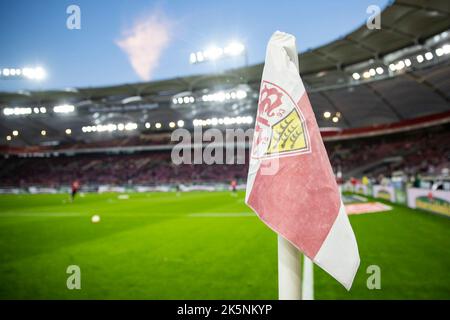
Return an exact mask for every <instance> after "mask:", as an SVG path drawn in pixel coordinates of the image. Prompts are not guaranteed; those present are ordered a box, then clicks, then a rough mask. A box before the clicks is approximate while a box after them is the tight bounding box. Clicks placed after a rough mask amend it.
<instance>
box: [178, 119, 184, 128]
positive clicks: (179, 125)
mask: <svg viewBox="0 0 450 320" xmlns="http://www.w3.org/2000/svg"><path fill="white" fill-rule="evenodd" d="M177 125H178V127H180V128H182V127H184V121H183V120H178V121H177Z"/></svg>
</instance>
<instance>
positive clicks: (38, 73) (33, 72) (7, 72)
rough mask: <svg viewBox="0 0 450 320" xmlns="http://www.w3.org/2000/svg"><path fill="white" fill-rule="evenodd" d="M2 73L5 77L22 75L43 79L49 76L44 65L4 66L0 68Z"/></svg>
mask: <svg viewBox="0 0 450 320" xmlns="http://www.w3.org/2000/svg"><path fill="white" fill-rule="evenodd" d="M0 75H1V76H3V77H4V78H9V77H14V78H17V77H21V78H27V79H30V80H43V79H45V77H46V76H47V72H46V71H45V70H44V68H42V67H35V68H29V67H25V68H3V69H2V70H0Z"/></svg>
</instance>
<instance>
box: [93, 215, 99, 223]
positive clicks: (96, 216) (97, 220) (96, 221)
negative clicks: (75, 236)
mask: <svg viewBox="0 0 450 320" xmlns="http://www.w3.org/2000/svg"><path fill="white" fill-rule="evenodd" d="M91 221H92V223H99V222H100V216H99V215H98V214H94V215H93V216H92V218H91Z"/></svg>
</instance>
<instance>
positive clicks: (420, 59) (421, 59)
mask: <svg viewBox="0 0 450 320" xmlns="http://www.w3.org/2000/svg"><path fill="white" fill-rule="evenodd" d="M416 59H417V62H418V63H422V62H423V60H424V59H423V55H421V54H419V55H418V56H417V57H416Z"/></svg>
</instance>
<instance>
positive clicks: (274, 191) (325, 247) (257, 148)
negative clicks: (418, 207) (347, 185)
mask: <svg viewBox="0 0 450 320" xmlns="http://www.w3.org/2000/svg"><path fill="white" fill-rule="evenodd" d="M245 202H246V203H247V204H248V205H249V206H250V207H251V208H252V209H253V210H254V211H255V212H256V214H257V215H258V216H259V217H260V218H261V220H263V221H264V222H265V223H266V224H267V225H268V226H269V227H270V228H271V229H272V230H274V231H275V232H277V233H278V234H280V235H281V236H283V237H284V238H285V239H287V240H288V241H289V242H291V243H292V244H293V245H294V246H295V247H297V249H299V250H300V251H301V252H303V253H304V254H305V255H306V256H308V257H309V258H310V259H311V260H312V261H314V263H316V264H317V265H318V266H320V267H321V268H322V269H324V270H325V271H327V272H328V273H329V274H331V275H332V276H333V277H334V278H336V279H337V280H338V281H339V282H340V283H342V284H343V285H344V287H345V288H347V290H349V289H350V288H351V285H352V282H353V279H354V277H355V274H356V271H357V270H358V267H359V253H358V246H357V243H356V239H355V235H354V233H353V230H352V227H351V225H350V222H349V219H348V217H347V214H346V212H345V208H344V205H343V203H342V200H341V196H340V192H339V189H338V186H337V184H336V180H335V177H334V174H333V171H332V168H331V165H330V161H329V159H328V155H327V152H326V150H325V147H324V144H323V141H322V137H321V135H320V131H319V127H318V125H317V122H316V119H315V116H314V112H313V110H312V108H311V103H310V102H309V99H308V95H307V93H306V91H305V87H304V86H303V82H302V80H301V78H300V75H299V72H298V53H297V49H296V46H295V37H294V36H292V35H289V34H286V33H282V32H275V33H274V34H273V36H272V37H271V39H270V41H269V44H268V46H267V52H266V63H265V66H264V71H263V76H262V81H261V89H260V95H259V102H258V112H257V116H256V125H255V132H254V137H253V145H252V150H251V156H250V166H249V172H248V180H247V190H246V199H245Z"/></svg>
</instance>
